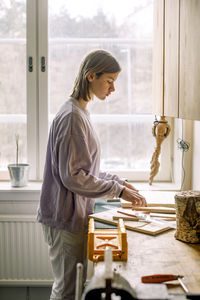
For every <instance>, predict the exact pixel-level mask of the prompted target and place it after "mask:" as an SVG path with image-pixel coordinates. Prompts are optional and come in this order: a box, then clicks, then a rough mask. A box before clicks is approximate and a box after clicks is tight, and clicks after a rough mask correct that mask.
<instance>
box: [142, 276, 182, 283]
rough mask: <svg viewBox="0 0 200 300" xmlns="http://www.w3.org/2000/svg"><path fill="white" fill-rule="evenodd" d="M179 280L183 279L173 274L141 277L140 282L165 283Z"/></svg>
mask: <svg viewBox="0 0 200 300" xmlns="http://www.w3.org/2000/svg"><path fill="white" fill-rule="evenodd" d="M179 278H183V276H182V275H174V274H154V275H147V276H142V277H141V281H142V282H143V283H162V282H166V281H171V280H177V279H179Z"/></svg>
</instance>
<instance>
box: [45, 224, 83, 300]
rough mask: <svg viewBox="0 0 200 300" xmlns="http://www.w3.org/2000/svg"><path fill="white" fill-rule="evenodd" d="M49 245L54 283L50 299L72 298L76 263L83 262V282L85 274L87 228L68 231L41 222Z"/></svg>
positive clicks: (70, 299)
mask: <svg viewBox="0 0 200 300" xmlns="http://www.w3.org/2000/svg"><path fill="white" fill-rule="evenodd" d="M42 228H43V233H44V237H45V241H46V242H47V243H48V245H49V257H50V261H51V265H52V271H53V276H54V283H53V287H52V292H51V297H50V300H74V299H75V284H76V265H77V263H78V262H81V263H83V284H84V283H85V281H86V274H87V228H83V229H82V230H81V231H79V232H69V231H66V230H61V229H57V228H52V227H49V226H46V225H44V224H42Z"/></svg>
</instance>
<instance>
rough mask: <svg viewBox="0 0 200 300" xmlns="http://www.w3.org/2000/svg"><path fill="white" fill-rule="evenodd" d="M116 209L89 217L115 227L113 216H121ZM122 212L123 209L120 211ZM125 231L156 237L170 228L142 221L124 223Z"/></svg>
mask: <svg viewBox="0 0 200 300" xmlns="http://www.w3.org/2000/svg"><path fill="white" fill-rule="evenodd" d="M117 210H118V209H112V210H107V211H103V212H100V213H96V214H92V215H90V216H89V217H90V218H94V219H95V220H96V221H100V222H103V223H107V224H113V225H117V220H116V219H115V220H113V216H118V217H119V216H121V217H122V215H121V214H120V213H117ZM120 210H123V209H120ZM124 211H125V212H127V211H129V210H127V209H125V210H124ZM131 212H132V213H133V211H132V210H130V213H131ZM124 223H125V227H126V229H129V230H133V231H138V232H141V233H146V234H149V235H153V236H155V235H157V234H159V233H162V232H165V231H167V230H169V229H171V228H170V227H168V226H166V225H165V224H154V223H146V222H142V221H138V222H137V221H124Z"/></svg>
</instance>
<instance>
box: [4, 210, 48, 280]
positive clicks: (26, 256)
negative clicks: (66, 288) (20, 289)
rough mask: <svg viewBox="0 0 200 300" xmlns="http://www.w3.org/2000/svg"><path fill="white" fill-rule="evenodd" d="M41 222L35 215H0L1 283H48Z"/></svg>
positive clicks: (46, 253)
mask: <svg viewBox="0 0 200 300" xmlns="http://www.w3.org/2000/svg"><path fill="white" fill-rule="evenodd" d="M52 282H53V276H52V271H51V266H50V262H49V257H48V247H47V245H46V243H45V242H44V238H43V233H42V228H41V224H38V223H37V221H36V219H35V216H24V215H23V216H19V215H18V216H13V215H12V216H0V285H7V284H8V285H10V284H14V285H24V284H26V285H51V284H52Z"/></svg>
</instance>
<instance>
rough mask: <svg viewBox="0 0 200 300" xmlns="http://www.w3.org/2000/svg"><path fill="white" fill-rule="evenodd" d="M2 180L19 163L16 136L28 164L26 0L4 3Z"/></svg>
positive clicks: (0, 30) (0, 32) (0, 9)
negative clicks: (9, 168) (11, 164)
mask: <svg viewBox="0 0 200 300" xmlns="http://www.w3.org/2000/svg"><path fill="white" fill-rule="evenodd" d="M0 99H1V100H0V137H1V138H0V140H1V146H0V179H2V178H5V176H6V175H7V171H6V170H7V164H8V163H11V162H12V163H15V135H16V134H19V136H20V140H19V143H20V150H21V151H20V158H21V159H22V160H23V161H26V159H27V157H26V152H27V135H26V1H25V0H21V1H1V2H0Z"/></svg>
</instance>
